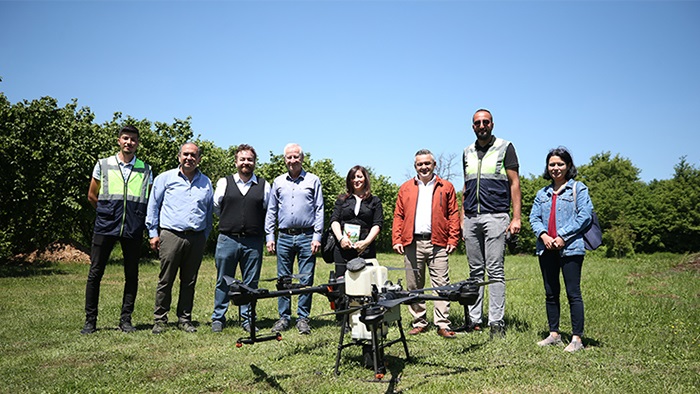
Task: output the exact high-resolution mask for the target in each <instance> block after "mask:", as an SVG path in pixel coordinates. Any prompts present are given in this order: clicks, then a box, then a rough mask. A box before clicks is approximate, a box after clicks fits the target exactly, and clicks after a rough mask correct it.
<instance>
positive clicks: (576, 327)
mask: <svg viewBox="0 0 700 394" xmlns="http://www.w3.org/2000/svg"><path fill="white" fill-rule="evenodd" d="M577 174H578V172H577V170H576V166H575V165H574V162H573V159H572V158H571V154H570V153H569V152H568V151H567V150H566V148H564V147H559V148H556V149H552V150H551V151H549V153H548V154H547V160H546V165H545V171H544V174H543V177H544V178H545V179H548V180H551V181H552V183H551V184H550V185H548V186H546V187H544V188H542V189H541V190H540V191H538V192H537V196H535V202H534V203H533V205H532V211H531V212H530V225H531V226H532V230H533V231H534V233H535V236H537V256H538V257H539V262H540V270H541V271H542V279H543V280H544V290H545V295H546V298H545V300H546V302H545V304H546V307H547V320H548V322H549V336H548V337H547V338H545V339H544V340H542V341H540V342H538V343H537V344H538V345H540V346H548V345H557V344H561V343H562V341H561V335H560V334H559V314H560V305H559V291H560V285H559V271H561V273H562V274H563V276H564V284H565V286H566V295H567V298H568V299H569V307H570V310H571V325H572V332H571V343H569V345H568V346H567V347H566V348H565V349H564V350H565V351H567V352H575V351H577V350H581V349H583V343H582V342H581V336H582V335H583V323H584V318H583V298H581V266H582V265H583V257H584V256H585V254H586V251H585V249H584V243H583V234H584V230H585V229H586V228H587V227H588V225H589V224H590V223H591V220H592V219H591V215H592V213H593V204H592V203H591V199H590V196H589V195H588V188H587V187H586V185H584V184H583V183H581V182H577V181H575V180H574V178H575V177H576V175H577ZM574 188H576V193H575V194H574ZM574 196H576V201H574ZM552 208H554V209H552Z"/></svg>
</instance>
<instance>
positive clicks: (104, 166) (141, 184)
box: [97, 156, 151, 204]
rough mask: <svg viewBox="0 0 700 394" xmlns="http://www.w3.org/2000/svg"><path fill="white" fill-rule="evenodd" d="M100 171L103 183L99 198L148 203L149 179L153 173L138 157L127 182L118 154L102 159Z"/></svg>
mask: <svg viewBox="0 0 700 394" xmlns="http://www.w3.org/2000/svg"><path fill="white" fill-rule="evenodd" d="M100 171H101V172H102V179H101V182H102V184H101V185H100V186H101V187H100V193H99V195H98V196H97V199H98V200H104V201H110V200H112V201H114V200H118V201H121V200H126V201H133V202H136V203H141V204H147V203H148V180H149V178H150V173H151V168H150V166H148V164H146V163H144V162H143V161H141V160H139V159H136V161H135V163H134V165H133V167H132V169H131V173H130V174H129V179H128V180H127V181H126V184H125V182H124V175H123V174H122V170H121V168H120V167H119V162H118V161H117V158H116V156H112V157H109V158H106V159H102V160H100ZM125 195H126V198H125Z"/></svg>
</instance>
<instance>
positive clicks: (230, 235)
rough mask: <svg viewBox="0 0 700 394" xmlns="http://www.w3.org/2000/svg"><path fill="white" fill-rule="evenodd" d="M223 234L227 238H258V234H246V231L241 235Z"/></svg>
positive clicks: (240, 233)
mask: <svg viewBox="0 0 700 394" xmlns="http://www.w3.org/2000/svg"><path fill="white" fill-rule="evenodd" d="M221 234H224V235H225V236H227V237H230V238H245V237H256V236H257V234H252V233H246V232H245V231H241V232H239V233H228V232H226V233H221Z"/></svg>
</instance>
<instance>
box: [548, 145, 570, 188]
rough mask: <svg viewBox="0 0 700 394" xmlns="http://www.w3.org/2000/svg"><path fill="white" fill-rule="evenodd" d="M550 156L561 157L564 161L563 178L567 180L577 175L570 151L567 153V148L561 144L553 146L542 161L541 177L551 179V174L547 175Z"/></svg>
mask: <svg viewBox="0 0 700 394" xmlns="http://www.w3.org/2000/svg"><path fill="white" fill-rule="evenodd" d="M552 156H557V157H559V158H561V159H562V160H563V161H564V163H566V174H564V178H566V180H567V181H568V180H569V179H573V178H576V175H578V170H577V169H576V166H575V165H574V159H573V157H571V153H569V150H568V149H566V148H565V147H563V146H560V147H558V148H554V149H552V150H550V151H549V153H547V158H546V159H545V161H544V174H542V177H543V178H544V179H546V180H548V181H551V180H552V176H551V175H549V159H550V158H551V157H552Z"/></svg>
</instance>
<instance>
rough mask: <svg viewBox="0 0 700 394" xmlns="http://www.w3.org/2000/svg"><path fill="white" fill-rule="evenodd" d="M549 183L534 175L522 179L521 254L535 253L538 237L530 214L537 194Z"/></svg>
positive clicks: (519, 242) (519, 245)
mask: <svg viewBox="0 0 700 394" xmlns="http://www.w3.org/2000/svg"><path fill="white" fill-rule="evenodd" d="M549 183H550V181H548V180H546V179H544V178H542V177H541V176H535V175H532V174H530V177H529V178H525V177H524V176H521V177H520V192H521V195H522V209H521V212H522V215H521V216H522V220H521V229H520V235H519V236H518V251H519V252H520V253H528V254H534V253H535V245H536V244H537V237H535V234H534V233H533V232H532V226H530V212H531V211H532V204H533V203H534V202H535V196H536V195H537V192H538V191H539V190H540V189H542V188H543V187H545V186H547V185H548V184H549Z"/></svg>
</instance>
